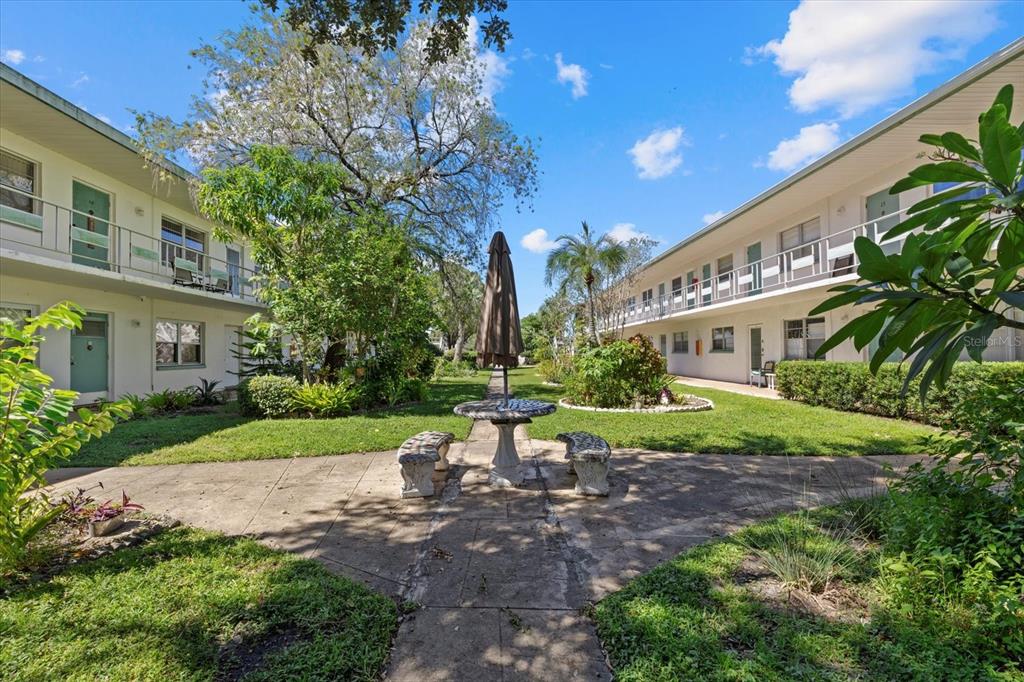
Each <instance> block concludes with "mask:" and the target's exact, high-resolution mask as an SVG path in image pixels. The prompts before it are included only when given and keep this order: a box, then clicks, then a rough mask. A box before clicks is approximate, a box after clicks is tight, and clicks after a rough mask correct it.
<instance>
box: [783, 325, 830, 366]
mask: <svg viewBox="0 0 1024 682" xmlns="http://www.w3.org/2000/svg"><path fill="white" fill-rule="evenodd" d="M784 327H785V330H786V359H787V360H813V359H814V358H815V353H817V352H818V349H819V348H821V344H823V343H825V318H824V317H808V318H806V319H803V320H786V321H785V323H784Z"/></svg>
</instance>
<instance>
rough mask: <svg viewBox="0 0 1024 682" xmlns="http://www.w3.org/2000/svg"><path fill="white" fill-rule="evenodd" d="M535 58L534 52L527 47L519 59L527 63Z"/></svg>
mask: <svg viewBox="0 0 1024 682" xmlns="http://www.w3.org/2000/svg"><path fill="white" fill-rule="evenodd" d="M536 56H537V53H536V52H534V51H533V50H531V49H530V48H528V47H527V48H524V49H523V53H522V55H520V57H521V58H522V59H523V61H527V62H528V61H530V60H531V59H533V58H534V57H536Z"/></svg>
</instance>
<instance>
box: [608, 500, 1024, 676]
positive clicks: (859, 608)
mask: <svg viewBox="0 0 1024 682" xmlns="http://www.w3.org/2000/svg"><path fill="white" fill-rule="evenodd" d="M851 513H853V512H852V510H851V509H850V508H846V509H841V510H824V511H821V512H816V513H810V514H808V513H806V512H804V513H797V514H793V515H788V516H783V517H779V518H776V519H773V520H770V521H767V522H764V523H760V524H757V525H754V526H752V527H750V528H747V529H745V530H743V531H741V532H740V533H738V534H736V535H733V536H730V537H727V538H725V539H723V540H721V541H718V542H715V543H712V544H707V545H701V546H698V547H695V548H693V549H691V550H689V551H687V552H684V553H683V554H680V555H679V556H677V557H676V558H675V559H673V560H671V561H669V562H667V563H665V564H662V565H661V566H658V567H657V568H655V569H654V570H652V571H651V572H650V573H647V574H645V575H643V576H641V577H639V578H637V579H635V580H634V581H633V582H631V583H630V584H629V585H628V586H627V587H626V588H625V589H623V590H622V591H620V592H618V593H615V594H613V595H611V596H609V597H607V598H606V599H604V600H603V601H602V602H601V603H599V604H598V605H597V606H596V607H595V609H594V611H593V616H594V619H595V621H596V624H597V629H598V634H599V636H600V637H601V640H602V642H603V644H604V647H605V650H606V651H607V653H608V656H609V659H610V662H611V664H612V668H613V671H614V674H615V677H616V679H618V680H623V681H624V682H639V681H645V682H646V681H654V680H659V681H660V680H664V681H666V682H667V681H669V680H751V681H754V680H791V679H807V680H849V679H858V680H877V681H879V682H882V681H889V680H911V679H913V680H929V679H934V680H938V679H943V680H1006V681H1009V680H1021V679H1024V672H1022V670H1021V668H1020V660H1019V659H1017V660H1014V658H1015V656H1014V655H1013V654H1011V653H1010V650H1011V649H1009V648H1007V647H1012V646H1015V645H1014V644H1013V643H1012V642H999V641H998V637H997V636H993V635H995V634H997V633H999V632H1002V633H1004V636H1005V637H1011V638H1012V637H1013V635H1012V634H1010V635H1007V634H1005V633H1009V632H1012V628H1010V627H1007V625H1006V624H1003V625H1002V626H1001V627H1002V630H989V629H988V628H990V627H992V625H991V623H989V622H987V617H988V616H987V613H988V612H989V610H990V609H995V608H997V601H998V600H996V599H993V598H992V596H991V595H992V593H990V594H989V596H988V597H987V599H988V600H989V601H986V600H985V599H978V598H977V597H974V596H972V595H971V594H970V592H971V588H970V587H969V586H967V583H966V582H965V583H964V584H963V585H960V586H956V585H955V583H956V581H955V580H953V581H952V582H951V583H950V584H948V585H947V590H946V591H945V594H937V593H936V591H935V589H934V586H932V587H925V586H924V584H923V583H920V582H915V581H917V580H919V578H917V577H915V576H914V575H913V574H912V573H911V574H907V573H906V572H904V573H903V574H900V573H898V570H897V569H896V568H895V566H896V565H897V564H895V563H893V562H894V561H898V560H899V557H900V556H901V555H900V554H899V552H896V551H895V550H894V549H893V548H889V549H888V550H887V549H886V547H885V546H884V544H882V541H879V540H878V539H877V538H873V537H871V535H870V534H868V535H867V536H866V537H865V536H864V535H862V534H861V533H850V534H845V535H844V534H841V533H840V534H837V533H836V527H837V521H838V522H839V523H840V524H842V523H847V522H849V520H850V519H849V517H848V514H851ZM902 556H903V557H904V559H903V560H904V561H905V562H913V561H914V558H913V556H912V557H911V558H910V559H906V556H905V555H902ZM964 570H968V569H966V568H965V569H964ZM829 571H834V575H831V579H830V581H829V582H828V583H827V584H826V585H824V586H823V585H822V583H821V582H820V578H821V576H822V574H823V572H829ZM780 575H781V576H786V577H787V578H790V579H791V580H792V582H790V581H789V580H783V579H781V578H780V577H779V576H780ZM800 576H809V578H808V579H807V581H806V582H801V580H800ZM815 576H817V577H818V578H819V580H818V581H815V580H814V577H815ZM794 583H795V584H794ZM815 583H816V584H815ZM915 584H916V585H918V590H915V592H917V594H915V595H909V594H907V593H906V592H905V590H906V589H907V588H908V587H912V586H913V585H915ZM932 595H934V598H933V596H932ZM1020 644H1021V642H1020V639H1019V635H1018V638H1017V644H1016V646H1020Z"/></svg>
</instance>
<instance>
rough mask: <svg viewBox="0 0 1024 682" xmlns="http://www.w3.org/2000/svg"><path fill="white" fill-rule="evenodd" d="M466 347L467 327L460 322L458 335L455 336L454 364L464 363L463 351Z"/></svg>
mask: <svg viewBox="0 0 1024 682" xmlns="http://www.w3.org/2000/svg"><path fill="white" fill-rule="evenodd" d="M465 345H466V326H465V325H464V324H462V322H461V321H460V322H459V326H458V333H457V334H456V335H455V351H454V352H453V353H452V361H453V362H456V363H458V362H462V351H463V348H464V347H465Z"/></svg>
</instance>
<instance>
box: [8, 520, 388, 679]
mask: <svg viewBox="0 0 1024 682" xmlns="http://www.w3.org/2000/svg"><path fill="white" fill-rule="evenodd" d="M396 627H397V610H396V608H395V605H394V604H393V603H392V602H391V601H390V600H388V599H387V598H385V597H382V596H380V595H376V594H374V593H373V592H371V591H370V590H368V589H366V588H364V587H363V586H361V585H358V584H356V583H354V582H351V581H349V580H346V579H345V578H341V577H338V576H334V575H332V574H330V573H329V572H328V571H327V570H326V569H325V568H324V567H323V566H321V565H319V564H317V563H316V562H313V561H310V560H306V559H299V558H297V557H294V556H291V555H288V554H286V553H283V552H277V551H274V550H270V549H267V548H266V547H263V546H262V545H260V544H258V543H256V542H255V541H252V540H248V539H243V538H229V537H225V536H223V535H218V534H214V533H207V532H204V531H199V530H195V529H189V528H178V529H174V530H171V531H166V532H164V533H162V534H160V535H159V536H157V537H155V538H153V539H152V540H150V541H149V542H147V543H145V544H143V545H140V546H138V547H133V548H129V549H123V550H119V551H117V552H115V553H114V554H111V555H107V556H105V557H102V558H100V559H97V560H95V561H90V562H84V563H81V564H78V565H75V566H72V567H70V568H68V569H67V570H65V571H64V572H62V573H60V574H58V575H56V576H55V577H53V578H52V579H50V580H40V581H35V582H29V583H26V584H20V585H16V586H15V587H12V588H10V589H9V591H8V592H7V594H5V595H3V598H2V599H0V641H2V642H3V645H2V646H0V678H2V679H5V680H54V679H60V680H99V679H109V680H172V679H173V680H212V679H246V680H250V681H255V680H279V679H303V680H338V679H346V680H374V679H378V676H379V674H380V670H381V668H382V666H383V664H384V660H385V658H386V657H387V653H388V648H389V645H390V641H391V637H392V635H393V633H394V631H395V628H396Z"/></svg>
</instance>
